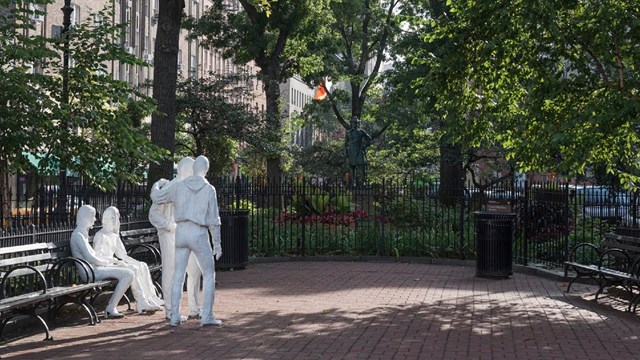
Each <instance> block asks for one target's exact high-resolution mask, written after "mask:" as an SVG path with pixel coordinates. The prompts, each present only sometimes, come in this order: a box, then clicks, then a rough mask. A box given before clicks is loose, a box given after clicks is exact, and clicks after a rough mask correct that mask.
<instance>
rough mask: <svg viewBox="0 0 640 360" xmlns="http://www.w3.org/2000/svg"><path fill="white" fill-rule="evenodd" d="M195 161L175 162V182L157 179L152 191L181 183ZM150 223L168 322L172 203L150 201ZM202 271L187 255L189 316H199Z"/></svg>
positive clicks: (172, 266)
mask: <svg viewBox="0 0 640 360" xmlns="http://www.w3.org/2000/svg"><path fill="white" fill-rule="evenodd" d="M193 163H194V160H193V159H192V158H190V157H184V158H182V159H181V160H180V161H179V162H178V166H177V167H178V173H177V176H176V178H175V179H173V180H171V181H168V180H165V179H161V180H158V182H156V184H154V187H153V189H152V190H151V191H152V192H153V191H158V190H157V189H160V188H162V187H163V186H169V185H170V184H172V183H176V182H179V181H182V180H184V179H186V178H188V177H189V176H191V175H193ZM149 222H151V224H152V225H153V226H154V227H155V228H156V229H157V230H158V242H159V243H160V254H162V292H163V294H164V308H165V314H166V317H167V319H170V318H171V291H172V280H173V273H174V271H175V262H176V221H175V219H174V218H173V206H172V204H170V203H168V204H158V203H156V202H153V203H152V204H151V208H150V209H149ZM201 277H202V271H200V266H199V265H198V262H197V260H196V257H195V255H194V254H193V253H192V254H191V256H189V262H188V265H187V299H188V304H189V310H188V316H189V317H197V316H200V312H201V310H202V309H201V308H200V303H199V299H198V293H199V291H200V283H201V281H200V278H201ZM186 320H187V317H186V316H182V317H181V321H186Z"/></svg>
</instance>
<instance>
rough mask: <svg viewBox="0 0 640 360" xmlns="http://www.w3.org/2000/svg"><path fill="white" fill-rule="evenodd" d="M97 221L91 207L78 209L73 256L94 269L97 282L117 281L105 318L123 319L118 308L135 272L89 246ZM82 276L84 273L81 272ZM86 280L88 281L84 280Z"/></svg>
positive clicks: (72, 249)
mask: <svg viewBox="0 0 640 360" xmlns="http://www.w3.org/2000/svg"><path fill="white" fill-rule="evenodd" d="M95 221H96V209H94V208H93V207H92V206H90V205H82V206H81V207H80V209H78V215H77V219H76V223H77V225H76V229H75V230H73V233H72V234H71V240H70V244H69V246H70V247H71V255H73V256H74V257H76V258H79V259H83V260H85V261H87V262H88V263H89V264H90V265H91V267H92V268H93V271H94V274H95V279H96V280H105V279H116V280H118V285H116V288H115V289H114V290H113V294H112V295H111V298H110V299H109V303H108V304H107V307H106V308H105V311H104V317H105V318H122V317H124V315H123V314H121V313H119V312H118V309H117V306H118V303H119V302H120V299H122V296H124V292H125V291H127V289H128V288H129V286H130V285H131V283H132V281H133V276H134V274H133V271H131V270H130V269H127V268H125V267H124V266H123V265H124V262H122V261H114V260H112V259H105V258H103V257H101V256H99V255H97V254H96V252H95V251H94V250H93V248H92V247H91V245H89V229H91V228H92V227H93V223H94V222H95ZM80 273H81V274H82V272H80ZM84 280H86V279H84Z"/></svg>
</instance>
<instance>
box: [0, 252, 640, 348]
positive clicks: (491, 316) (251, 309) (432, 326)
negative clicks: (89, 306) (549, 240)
mask: <svg viewBox="0 0 640 360" xmlns="http://www.w3.org/2000/svg"><path fill="white" fill-rule="evenodd" d="M474 275H475V268H473V267H456V266H447V265H425V264H402V263H374V262H355V263H354V262H307V261H303V262H280V263H261V264H252V265H251V266H250V267H249V268H247V269H246V270H241V271H230V272H218V279H217V280H218V282H219V285H218V289H217V292H216V304H215V307H214V309H215V311H216V315H217V317H218V318H220V319H222V320H223V322H224V324H223V326H222V327H220V328H202V329H201V328H200V327H199V322H198V321H197V320H190V321H188V322H187V323H185V324H184V325H183V326H181V327H180V328H178V329H177V330H176V331H175V332H172V331H171V328H170V327H169V326H168V323H167V322H166V321H165V320H164V313H161V312H158V313H156V314H154V315H137V314H135V313H129V314H128V316H127V317H126V318H124V319H119V320H105V321H103V322H102V323H100V324H98V325H96V326H87V325H85V323H84V319H83V322H82V323H80V322H78V324H77V325H72V326H60V327H57V328H55V329H53V331H52V335H53V337H54V339H55V340H54V341H50V342H44V341H42V338H44V335H43V334H42V333H37V334H35V335H33V336H30V337H27V338H24V339H20V340H16V341H12V342H9V343H8V344H4V345H2V346H1V347H0V358H1V359H3V360H4V359H17V358H21V359H54V358H56V359H58V358H60V359H113V358H122V359H162V360H168V359H545V360H548V359H583V360H584V359H617V360H624V359H635V358H638V357H639V356H640V315H633V314H630V313H626V312H624V311H622V309H623V308H624V304H622V303H621V302H619V301H617V300H612V299H607V298H605V299H603V300H602V301H600V302H599V303H597V304H596V303H594V302H593V296H590V295H589V292H590V291H593V290H594V289H593V287H587V286H584V285H580V284H576V285H574V287H573V288H572V292H571V293H570V294H565V293H564V289H565V288H566V283H560V282H555V281H552V280H549V279H547V278H542V277H535V276H530V275H524V274H519V273H516V274H514V275H513V276H512V278H511V279H509V280H489V279H480V278H475V277H474ZM184 303H186V300H185V301H183V304H184ZM124 309H125V307H124V306H122V307H121V308H120V310H124ZM79 314H81V313H79ZM79 317H80V315H78V316H76V318H79ZM76 320H77V319H76Z"/></svg>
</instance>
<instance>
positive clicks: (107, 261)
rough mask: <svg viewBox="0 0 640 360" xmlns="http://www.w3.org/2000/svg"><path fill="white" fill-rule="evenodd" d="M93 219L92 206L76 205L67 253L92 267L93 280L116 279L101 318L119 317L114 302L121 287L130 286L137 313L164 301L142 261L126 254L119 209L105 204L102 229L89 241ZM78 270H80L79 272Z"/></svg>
mask: <svg viewBox="0 0 640 360" xmlns="http://www.w3.org/2000/svg"><path fill="white" fill-rule="evenodd" d="M95 221H96V209H94V208H93V207H92V206H90V205H83V206H81V207H80V209H78V214H77V221H76V223H77V225H76V229H75V230H74V231H73V233H72V234H71V241H70V247H71V254H72V255H73V256H74V257H77V258H80V259H84V260H86V261H87V262H88V263H89V264H90V265H91V266H92V267H93V271H94V274H95V279H96V280H105V279H116V280H118V284H117V285H116V288H115V289H114V291H113V294H112V295H111V298H110V299H109V303H108V304H107V307H106V309H105V312H104V317H105V318H121V317H123V316H124V315H123V314H121V313H119V312H118V309H117V306H118V303H119V302H120V300H121V299H122V297H123V295H124V293H125V291H126V290H127V289H128V288H129V286H131V291H132V292H133V296H134V298H135V300H136V310H137V311H138V313H143V312H153V311H158V310H161V309H162V305H163V304H164V302H163V301H162V299H160V298H159V297H158V295H157V294H156V290H155V287H154V286H153V281H152V279H151V275H150V273H149V268H148V266H147V264H146V263H144V262H141V261H137V260H135V259H133V258H131V257H130V256H128V255H127V251H126V249H125V247H124V244H123V243H122V241H121V239H120V235H119V233H120V212H119V211H118V209H117V208H115V207H113V206H111V207H108V208H107V209H106V210H105V211H104V212H103V215H102V229H101V230H100V231H98V233H96V235H95V236H94V238H93V245H94V248H92V247H91V246H90V245H89V230H90V229H91V228H92V227H93V224H94V222H95ZM80 273H81V274H83V273H82V271H81V272H80Z"/></svg>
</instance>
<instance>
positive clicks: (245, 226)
mask: <svg viewBox="0 0 640 360" xmlns="http://www.w3.org/2000/svg"><path fill="white" fill-rule="evenodd" d="M220 222H221V223H222V226H221V227H220V236H221V237H222V239H221V245H222V256H221V257H220V259H218V260H217V261H216V269H217V270H231V269H244V268H245V267H247V264H248V263H249V211H248V210H220Z"/></svg>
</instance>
